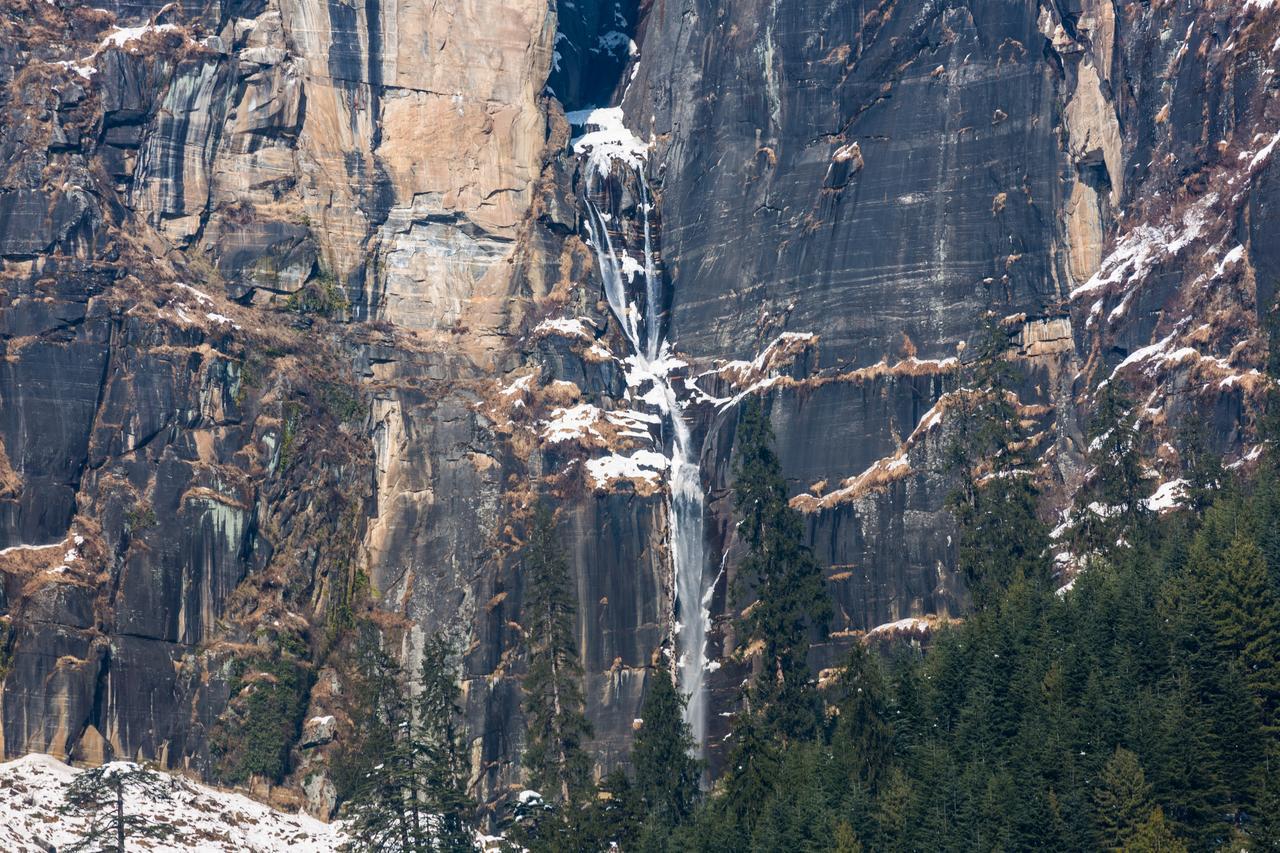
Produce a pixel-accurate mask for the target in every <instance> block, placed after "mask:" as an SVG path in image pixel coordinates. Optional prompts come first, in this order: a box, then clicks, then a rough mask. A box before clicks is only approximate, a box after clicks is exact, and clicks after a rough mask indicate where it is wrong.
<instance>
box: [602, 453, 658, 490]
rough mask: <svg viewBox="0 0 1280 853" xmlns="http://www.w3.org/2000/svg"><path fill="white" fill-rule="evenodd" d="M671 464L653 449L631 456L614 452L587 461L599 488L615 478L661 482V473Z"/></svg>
mask: <svg viewBox="0 0 1280 853" xmlns="http://www.w3.org/2000/svg"><path fill="white" fill-rule="evenodd" d="M670 466H671V460H670V459H668V458H667V457H665V456H663V455H662V454H661V453H657V452H655V451H653V450H637V451H636V452H635V453H633V454H631V455H630V456H622V455H620V454H614V455H612V456H605V457H602V458H600V459H590V460H588V461H587V474H588V475H589V476H590V477H591V482H592V483H593V484H594V485H595V486H596V487H597V488H604V487H605V486H607V485H609V483H610V482H612V481H613V480H646V481H648V482H651V483H657V482H659V480H660V478H661V475H662V473H663V472H664V471H666V470H667V469H668V468H669V467H670Z"/></svg>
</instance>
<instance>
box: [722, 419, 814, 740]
mask: <svg viewBox="0 0 1280 853" xmlns="http://www.w3.org/2000/svg"><path fill="white" fill-rule="evenodd" d="M734 448H735V450H736V453H737V457H738V458H737V464H736V465H735V467H734V486H733V488H734V506H735V508H736V509H737V511H738V514H739V516H740V518H741V523H740V524H739V525H738V535H739V536H740V537H741V538H742V541H743V544H744V545H745V546H746V549H747V555H746V558H745V559H744V561H743V564H742V566H741V568H740V570H739V571H740V576H741V577H742V578H744V579H746V581H747V582H748V583H750V584H751V585H752V586H753V587H754V589H753V591H754V594H755V595H754V597H755V599H756V601H755V602H754V604H752V606H751V607H750V608H749V611H748V615H747V617H746V619H745V626H744V627H745V629H746V630H745V633H746V638H747V639H748V641H753V642H757V643H759V644H760V645H761V647H762V650H761V661H760V674H759V676H758V677H757V679H756V682H755V684H754V686H753V689H752V691H751V696H750V697H749V698H750V702H751V705H752V706H753V709H754V710H755V711H756V712H758V713H761V714H763V715H764V717H763V718H764V720H765V721H766V726H767V732H768V734H769V735H770V736H776V737H780V738H782V739H783V740H790V739H801V740H803V739H807V738H811V737H813V736H814V735H815V734H816V733H817V731H818V730H819V727H820V724H821V721H822V703H821V699H820V697H819V696H818V692H817V689H816V687H815V685H814V684H813V680H812V676H811V673H810V671H809V664H808V654H809V644H810V638H811V636H812V635H813V634H814V633H819V634H822V635H823V636H825V633H826V628H827V623H828V620H829V619H830V616H831V601H830V599H829V598H828V596H827V592H826V588H825V586H824V584H823V580H822V569H821V567H820V566H819V565H818V562H817V560H815V559H814V557H813V554H812V553H811V552H810V550H809V548H808V547H807V546H806V545H805V544H804V527H803V522H802V521H801V518H800V514H799V513H798V512H797V511H796V510H795V509H793V508H792V507H791V506H790V505H789V504H788V502H787V487H786V482H785V481H784V480H783V478H782V466H781V464H780V463H779V461H778V457H777V455H776V454H775V453H774V450H773V428H772V427H771V426H770V424H769V420H768V417H767V416H766V415H765V412H764V407H763V406H762V405H761V403H760V401H759V400H758V399H757V398H756V397H754V396H753V397H749V398H748V400H747V402H746V403H744V404H743V407H742V410H741V412H740V414H739V420H738V429H737V434H736V436H735V438H734Z"/></svg>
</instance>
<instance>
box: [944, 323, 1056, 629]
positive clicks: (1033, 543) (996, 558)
mask: <svg viewBox="0 0 1280 853" xmlns="http://www.w3.org/2000/svg"><path fill="white" fill-rule="evenodd" d="M1008 349H1009V336H1008V334H1007V333H1006V332H1005V330H1004V329H1003V327H1002V326H1001V325H1000V323H999V321H998V320H997V319H996V318H995V316H994V315H993V314H988V315H987V316H986V318H985V320H984V323H983V328H982V331H981V332H980V334H979V335H978V337H977V341H976V346H975V348H974V357H973V361H972V362H971V363H970V364H969V365H968V367H967V369H966V375H965V384H966V385H967V386H968V388H967V389H965V390H964V391H962V392H960V394H961V396H960V405H959V408H958V417H956V418H955V419H954V421H955V423H956V429H955V433H954V437H953V440H952V443H951V446H950V449H949V452H948V456H949V466H950V467H951V469H952V470H953V471H954V474H955V476H956V478H957V484H956V486H955V487H954V488H953V489H952V491H951V494H950V495H949V496H948V500H947V504H948V507H949V508H950V509H951V512H952V515H953V516H954V517H955V519H956V525H957V527H958V530H959V537H958V544H957V553H956V566H957V569H958V570H959V571H960V574H961V576H962V577H964V579H965V584H966V586H967V587H968V589H969V593H970V595H971V596H972V597H973V599H974V603H975V604H976V605H977V606H978V607H980V608H981V607H986V606H988V605H990V604H991V603H993V602H995V601H996V600H997V599H998V598H999V596H1000V595H1001V593H1002V592H1003V590H1005V589H1007V588H1008V586H1009V585H1010V584H1011V583H1013V582H1014V581H1015V580H1016V579H1018V578H1022V577H1026V578H1034V579H1041V578H1042V577H1043V576H1045V575H1046V574H1047V573H1046V572H1045V570H1044V561H1043V560H1042V559H1041V554H1042V553H1043V551H1044V549H1045V546H1046V545H1047V544H1048V540H1047V538H1046V530H1045V527H1044V525H1043V523H1042V522H1041V521H1040V520H1039V519H1038V518H1037V516H1036V499H1037V490H1036V487H1035V482H1034V480H1033V478H1032V472H1031V471H1029V470H1028V468H1027V460H1026V459H1025V458H1024V449H1025V448H1026V446H1027V442H1028V436H1027V434H1026V430H1025V429H1024V428H1023V427H1022V424H1021V420H1020V418H1019V415H1018V403H1017V396H1016V394H1015V393H1014V390H1013V386H1014V384H1015V383H1016V382H1017V380H1018V378H1019V374H1018V371H1017V369H1016V368H1015V367H1014V365H1013V363H1012V362H1011V361H1010V360H1009V358H1008V356H1007V350H1008Z"/></svg>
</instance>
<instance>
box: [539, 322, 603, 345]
mask: <svg viewBox="0 0 1280 853" xmlns="http://www.w3.org/2000/svg"><path fill="white" fill-rule="evenodd" d="M589 322H591V321H590V320H585V321H584V320H583V319H582V318H579V317H555V318H552V319H547V320H543V321H542V322H541V323H539V324H538V325H537V326H535V327H534V330H533V332H534V334H535V335H537V334H543V335H562V336H564V337H566V338H585V339H587V340H591V339H592V338H593V337H594V336H593V335H592V334H591V332H589V331H588V330H587V323H589Z"/></svg>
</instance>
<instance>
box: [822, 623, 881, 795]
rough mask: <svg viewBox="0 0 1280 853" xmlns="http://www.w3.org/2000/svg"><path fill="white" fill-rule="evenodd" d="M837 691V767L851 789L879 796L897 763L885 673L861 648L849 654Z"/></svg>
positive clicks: (834, 741) (834, 737)
mask: <svg viewBox="0 0 1280 853" xmlns="http://www.w3.org/2000/svg"><path fill="white" fill-rule="evenodd" d="M836 690H837V691H838V695H837V697H833V698H836V700H837V701H836V707H837V709H838V711H839V715H838V716H837V717H836V727H835V732H834V733H833V734H832V737H831V752H832V755H833V758H834V763H835V766H836V768H837V769H838V771H839V773H840V776H841V778H842V779H844V780H847V784H848V785H849V786H850V787H852V788H855V789H858V790H860V791H865V792H866V793H867V794H868V795H869V796H875V794H876V792H877V791H878V789H879V785H880V782H881V779H882V777H883V776H884V774H885V771H886V769H887V768H888V767H889V766H890V765H891V763H892V761H893V741H894V731H893V724H892V722H891V721H890V710H889V696H888V685H887V684H886V683H885V678H884V673H883V672H882V671H881V668H880V663H879V661H878V660H877V659H876V657H875V656H874V655H872V653H871V652H869V651H867V649H866V648H864V647H863V646H862V645H861V644H858V645H855V646H854V647H853V648H852V649H851V650H850V651H849V658H848V660H847V661H846V663H845V666H844V669H843V671H842V672H841V674H840V679H839V682H838V684H837V686H836Z"/></svg>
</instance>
